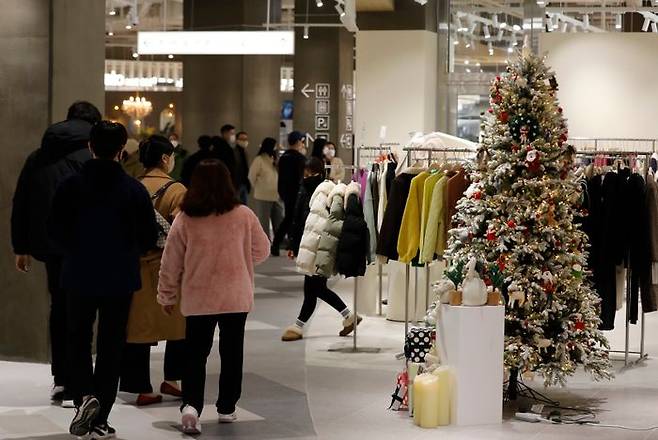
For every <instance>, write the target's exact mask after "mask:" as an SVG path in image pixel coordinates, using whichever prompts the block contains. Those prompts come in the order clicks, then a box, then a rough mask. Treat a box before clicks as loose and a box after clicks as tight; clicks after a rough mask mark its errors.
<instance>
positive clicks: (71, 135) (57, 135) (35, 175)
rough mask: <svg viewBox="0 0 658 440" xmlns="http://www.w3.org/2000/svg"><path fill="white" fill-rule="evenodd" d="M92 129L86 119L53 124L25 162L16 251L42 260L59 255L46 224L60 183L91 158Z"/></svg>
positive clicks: (17, 197)
mask: <svg viewBox="0 0 658 440" xmlns="http://www.w3.org/2000/svg"><path fill="white" fill-rule="evenodd" d="M90 131H91V124H89V123H88V122H86V121H82V120H70V121H64V122H59V123H57V124H53V125H51V126H50V127H49V128H48V129H47V130H46V132H45V134H44V135H43V140H42V141H41V147H40V148H39V149H37V150H36V151H34V152H33V153H32V154H30V156H29V157H28V158H27V160H26V161H25V165H24V166H23V170H22V171H21V174H20V177H19V178H18V183H17V185H16V192H15V193H14V200H13V209H12V213H11V240H12V245H13V248H14V253H15V254H17V255H32V256H34V257H35V258H37V259H39V260H42V261H44V260H45V259H46V258H48V257H49V256H53V255H56V249H55V247H54V246H53V244H52V243H51V241H50V240H49V239H48V233H47V227H46V225H47V220H48V215H49V213H50V206H51V204H52V201H53V197H54V196H55V191H56V190H57V187H58V186H59V184H61V183H62V182H63V181H64V180H66V179H67V178H69V177H70V176H72V175H74V174H77V173H78V172H79V171H80V170H81V169H82V166H83V164H84V163H85V162H86V161H88V160H89V159H91V153H90V152H89V147H88V142H89V132H90Z"/></svg>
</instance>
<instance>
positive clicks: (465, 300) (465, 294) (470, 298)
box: [462, 257, 487, 306]
mask: <svg viewBox="0 0 658 440" xmlns="http://www.w3.org/2000/svg"><path fill="white" fill-rule="evenodd" d="M476 264H477V260H476V259H475V257H471V259H470V260H469V261H468V265H467V266H466V268H467V271H466V276H465V277H464V282H463V283H462V304H463V305H465V306H483V305H485V304H486V303H487V286H486V285H485V284H484V281H482V279H480V276H479V275H478V273H477V271H476V270H475V265H476Z"/></svg>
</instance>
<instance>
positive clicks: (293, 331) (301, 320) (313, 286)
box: [281, 157, 361, 341]
mask: <svg viewBox="0 0 658 440" xmlns="http://www.w3.org/2000/svg"><path fill="white" fill-rule="evenodd" d="M305 175H306V177H305V179H304V182H302V189H303V190H300V194H299V196H298V200H297V206H296V207H295V210H296V211H297V212H296V214H295V219H296V220H295V221H294V222H293V228H292V230H291V232H292V233H291V236H292V237H293V240H292V246H291V249H290V252H289V253H288V256H290V257H291V258H293V257H295V256H296V257H297V269H298V270H299V271H300V272H302V273H304V274H306V276H304V302H303V304H302V307H301V310H300V311H299V315H298V317H297V321H296V322H295V324H294V325H291V326H289V327H288V328H286V329H285V331H284V333H283V336H282V337H281V339H282V340H283V341H297V340H299V339H302V338H303V334H304V333H303V329H304V326H305V325H306V323H307V322H308V320H309V319H310V318H311V316H312V315H313V312H315V308H316V306H317V302H318V299H321V300H322V301H324V302H326V303H327V304H329V305H330V306H331V307H333V308H334V309H335V310H336V311H337V312H338V313H340V314H341V316H342V317H343V328H342V330H340V332H339V335H340V336H347V335H349V334H350V333H351V332H352V331H353V330H354V326H355V325H358V323H359V322H360V321H361V317H358V318H357V317H356V316H355V315H354V314H353V313H352V311H351V310H350V309H349V307H347V305H346V304H345V303H344V302H343V300H342V299H340V297H339V296H338V295H337V294H336V293H335V292H333V291H331V290H330V289H329V288H328V287H327V277H325V276H322V275H318V274H317V272H316V264H317V258H318V248H319V246H320V240H321V238H322V235H323V233H324V232H325V230H326V228H327V222H328V221H329V220H328V219H329V205H330V202H331V200H332V198H330V197H329V195H330V194H332V191H333V190H334V189H335V188H336V185H335V184H334V183H333V182H330V181H324V182H322V183H318V182H319V180H321V179H322V177H321V175H324V164H323V163H322V161H321V160H320V159H318V158H315V157H314V158H311V159H310V160H309V161H308V162H307V164H306V169H305ZM343 187H344V185H343ZM311 188H315V190H314V191H313V195H312V196H311V198H310V200H309V199H308V194H309V193H310V192H311V191H310V190H311ZM342 191H343V193H344V188H343V189H342ZM307 207H308V208H307ZM304 211H306V212H304ZM302 224H303V225H304V232H303V233H302V232H301V229H302V226H301V225H302ZM334 253H335V252H334ZM334 258H335V257H334Z"/></svg>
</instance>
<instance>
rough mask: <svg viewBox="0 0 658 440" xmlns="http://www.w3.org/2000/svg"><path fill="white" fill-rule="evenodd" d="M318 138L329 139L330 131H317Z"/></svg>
mask: <svg viewBox="0 0 658 440" xmlns="http://www.w3.org/2000/svg"><path fill="white" fill-rule="evenodd" d="M315 138H316V139H324V140H325V141H328V140H329V133H315Z"/></svg>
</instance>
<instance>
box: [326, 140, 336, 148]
mask: <svg viewBox="0 0 658 440" xmlns="http://www.w3.org/2000/svg"><path fill="white" fill-rule="evenodd" d="M329 145H331V146H332V147H334V150H337V149H338V148H337V147H336V144H334V143H333V142H331V141H327V143H326V144H324V146H325V147H328V146H329Z"/></svg>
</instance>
